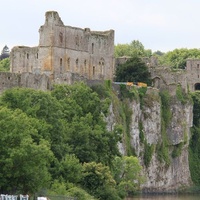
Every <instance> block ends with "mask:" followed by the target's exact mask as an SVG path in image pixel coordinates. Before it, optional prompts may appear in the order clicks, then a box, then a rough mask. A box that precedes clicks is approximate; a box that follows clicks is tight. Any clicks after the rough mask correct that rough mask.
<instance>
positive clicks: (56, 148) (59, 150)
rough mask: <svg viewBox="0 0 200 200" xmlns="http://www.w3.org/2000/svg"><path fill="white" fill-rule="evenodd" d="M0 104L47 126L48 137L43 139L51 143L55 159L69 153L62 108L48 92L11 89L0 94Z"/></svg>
mask: <svg viewBox="0 0 200 200" xmlns="http://www.w3.org/2000/svg"><path fill="white" fill-rule="evenodd" d="M0 104H1V105H4V106H7V107H8V108H11V109H21V110H22V111H23V112H25V113H26V114H27V115H28V116H31V117H34V118H37V119H40V120H41V121H44V122H46V123H47V124H48V125H49V126H48V135H46V136H43V137H44V138H45V139H47V140H48V141H53V143H52V145H51V148H52V151H53V152H54V155H55V156H56V158H57V159H59V160H60V159H62V157H63V156H65V154H66V153H68V152H69V148H68V146H67V144H66V134H65V120H64V113H63V107H62V105H61V104H60V102H59V101H57V99H56V98H54V97H52V96H51V93H50V92H43V91H37V90H34V89H29V88H12V89H9V90H6V91H5V92H4V93H3V94H2V96H1V99H0Z"/></svg>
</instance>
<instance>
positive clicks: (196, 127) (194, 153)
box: [189, 92, 200, 186]
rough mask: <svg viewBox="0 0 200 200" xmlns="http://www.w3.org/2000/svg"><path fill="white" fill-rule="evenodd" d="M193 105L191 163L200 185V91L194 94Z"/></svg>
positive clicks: (193, 177) (193, 174)
mask: <svg viewBox="0 0 200 200" xmlns="http://www.w3.org/2000/svg"><path fill="white" fill-rule="evenodd" d="M192 98H193V102H194V107H193V127H192V136H191V139H190V148H189V161H190V162H189V163H190V173H191V177H192V181H193V182H194V183H195V185H198V186H200V171H199V169H200V123H199V122H200V93H199V92H195V93H193V94H192Z"/></svg>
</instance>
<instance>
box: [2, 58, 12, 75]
mask: <svg viewBox="0 0 200 200" xmlns="http://www.w3.org/2000/svg"><path fill="white" fill-rule="evenodd" d="M9 70H10V59H9V58H5V59H3V60H0V72H8V71H9Z"/></svg>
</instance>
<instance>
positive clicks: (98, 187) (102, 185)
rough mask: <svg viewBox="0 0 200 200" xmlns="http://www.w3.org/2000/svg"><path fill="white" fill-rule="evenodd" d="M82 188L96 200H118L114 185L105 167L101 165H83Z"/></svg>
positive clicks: (92, 163) (93, 163)
mask: <svg viewBox="0 0 200 200" xmlns="http://www.w3.org/2000/svg"><path fill="white" fill-rule="evenodd" d="M83 168H84V169H83V178H82V181H81V185H82V187H83V188H84V189H85V190H86V191H88V193H90V194H91V195H93V196H94V197H96V198H97V199H100V200H101V199H102V200H113V199H120V198H119V196H118V193H117V190H116V188H115V186H116V183H115V180H114V179H113V177H112V174H111V172H110V170H109V168H108V167H107V166H104V165H103V164H101V163H98V164H97V163H95V162H91V163H84V165H83Z"/></svg>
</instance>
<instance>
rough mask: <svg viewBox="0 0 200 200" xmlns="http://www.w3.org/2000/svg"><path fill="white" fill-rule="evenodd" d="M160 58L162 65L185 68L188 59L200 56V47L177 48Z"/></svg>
mask: <svg viewBox="0 0 200 200" xmlns="http://www.w3.org/2000/svg"><path fill="white" fill-rule="evenodd" d="M158 58H159V61H160V65H162V66H169V67H171V68H173V69H185V67H186V60H187V59H189V58H200V49H187V48H181V49H175V50H173V51H169V52H167V53H165V54H163V55H161V56H159V57H158Z"/></svg>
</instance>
